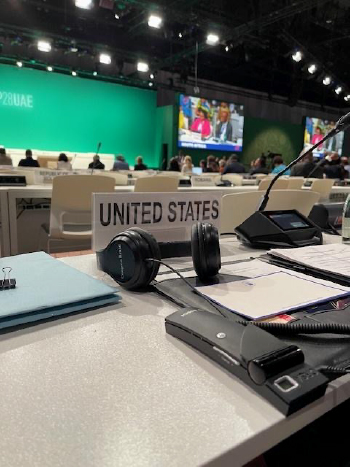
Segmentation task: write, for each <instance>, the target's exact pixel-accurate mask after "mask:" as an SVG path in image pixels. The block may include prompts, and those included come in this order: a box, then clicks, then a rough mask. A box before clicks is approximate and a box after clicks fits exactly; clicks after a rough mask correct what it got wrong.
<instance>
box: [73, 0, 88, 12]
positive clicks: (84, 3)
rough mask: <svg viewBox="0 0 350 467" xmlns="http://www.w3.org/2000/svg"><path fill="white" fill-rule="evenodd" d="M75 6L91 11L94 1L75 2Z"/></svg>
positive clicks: (80, 0) (76, 0)
mask: <svg viewBox="0 0 350 467" xmlns="http://www.w3.org/2000/svg"><path fill="white" fill-rule="evenodd" d="M75 6H77V7H78V8H83V9H84V10H89V9H90V8H91V7H92V0H75Z"/></svg>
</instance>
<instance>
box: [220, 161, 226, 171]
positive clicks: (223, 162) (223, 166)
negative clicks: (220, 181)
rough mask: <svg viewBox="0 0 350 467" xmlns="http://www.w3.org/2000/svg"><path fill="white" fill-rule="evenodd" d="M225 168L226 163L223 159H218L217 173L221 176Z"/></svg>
mask: <svg viewBox="0 0 350 467" xmlns="http://www.w3.org/2000/svg"><path fill="white" fill-rule="evenodd" d="M225 167H226V161H225V159H220V160H219V172H220V173H221V174H223V173H224V170H225Z"/></svg>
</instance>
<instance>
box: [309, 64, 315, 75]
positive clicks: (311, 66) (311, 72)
mask: <svg viewBox="0 0 350 467" xmlns="http://www.w3.org/2000/svg"><path fill="white" fill-rule="evenodd" d="M316 70H317V66H316V65H315V64H314V63H312V64H311V65H310V66H309V68H308V69H307V71H308V72H309V73H310V74H311V75H313V74H314V73H315V71H316Z"/></svg>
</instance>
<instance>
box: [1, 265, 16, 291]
mask: <svg viewBox="0 0 350 467" xmlns="http://www.w3.org/2000/svg"><path fill="white" fill-rule="evenodd" d="M11 271H12V268H10V267H5V268H2V272H3V273H4V278H3V279H2V280H0V291H1V290H7V289H15V288H16V279H11V277H10V273H11Z"/></svg>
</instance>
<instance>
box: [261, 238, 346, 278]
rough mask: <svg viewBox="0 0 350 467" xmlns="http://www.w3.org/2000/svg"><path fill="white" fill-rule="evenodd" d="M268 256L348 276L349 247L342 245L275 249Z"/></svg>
mask: <svg viewBox="0 0 350 467" xmlns="http://www.w3.org/2000/svg"><path fill="white" fill-rule="evenodd" d="M270 254H271V255H273V256H277V257H279V258H283V259H287V260H289V261H294V262H295V263H299V264H302V265H304V266H308V267H312V268H317V269H320V270H322V271H329V272H333V273H336V274H342V275H344V276H346V277H349V276H350V246H349V245H344V244H334V245H318V246H306V247H303V248H292V249H275V250H271V251H270Z"/></svg>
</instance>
